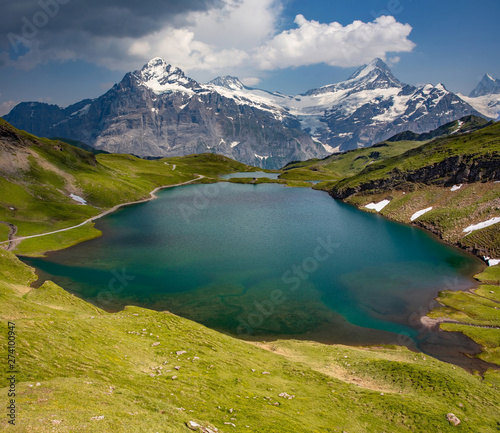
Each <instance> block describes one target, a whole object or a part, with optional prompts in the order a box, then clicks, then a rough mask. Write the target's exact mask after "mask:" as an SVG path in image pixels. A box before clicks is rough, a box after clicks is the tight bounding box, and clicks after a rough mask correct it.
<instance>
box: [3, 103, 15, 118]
mask: <svg viewBox="0 0 500 433" xmlns="http://www.w3.org/2000/svg"><path fill="white" fill-rule="evenodd" d="M17 104H18V102H16V101H5V102H0V116H4V115H6V114H8V113H9V112H10V110H12V109H13V108H14V107H15V106H16V105H17Z"/></svg>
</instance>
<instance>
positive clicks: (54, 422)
mask: <svg viewBox="0 0 500 433" xmlns="http://www.w3.org/2000/svg"><path fill="white" fill-rule="evenodd" d="M61 423H62V421H61V420H60V419H53V420H52V424H53V425H59V424H61Z"/></svg>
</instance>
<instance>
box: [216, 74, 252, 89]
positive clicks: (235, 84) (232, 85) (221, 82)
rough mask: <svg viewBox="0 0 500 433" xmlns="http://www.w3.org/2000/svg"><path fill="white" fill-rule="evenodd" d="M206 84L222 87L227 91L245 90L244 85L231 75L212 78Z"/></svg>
mask: <svg viewBox="0 0 500 433" xmlns="http://www.w3.org/2000/svg"><path fill="white" fill-rule="evenodd" d="M208 84H212V85H213V86H219V87H224V88H226V89H229V90H243V89H244V88H245V85H244V84H243V83H242V82H241V81H240V80H239V78H238V77H233V76H231V75H224V76H222V77H217V78H214V79H213V80H212V81H210V82H209V83H208Z"/></svg>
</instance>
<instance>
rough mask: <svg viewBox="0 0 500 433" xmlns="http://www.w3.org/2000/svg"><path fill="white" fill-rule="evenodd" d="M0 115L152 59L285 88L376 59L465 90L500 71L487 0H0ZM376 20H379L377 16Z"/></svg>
mask: <svg viewBox="0 0 500 433" xmlns="http://www.w3.org/2000/svg"><path fill="white" fill-rule="evenodd" d="M0 6H1V8H2V17H0V29H1V33H0V83H2V84H1V86H0V114H5V113H6V112H8V110H9V109H10V108H11V107H12V106H13V105H14V104H16V103H18V102H21V101H31V100H38V101H45V102H50V103H55V104H58V105H61V106H66V105H69V104H71V103H74V102H77V101H79V100H81V99H84V98H87V97H90V98H92V97H97V96H99V95H101V94H103V93H104V92H105V91H106V90H108V89H109V88H110V87H111V86H112V85H113V83H115V82H118V81H120V80H121V78H122V77H123V75H124V74H125V73H126V72H127V71H131V70H135V69H138V68H140V67H141V66H142V65H143V64H144V63H146V61H147V60H149V59H150V58H152V57H156V56H160V57H163V58H164V59H165V60H167V61H168V62H170V63H172V64H175V65H176V66H179V67H181V68H182V69H183V70H184V71H185V72H186V74H187V75H188V76H190V77H192V78H194V79H197V80H199V81H201V82H205V81H208V80H210V79H212V78H214V77H216V76H217V75H225V74H228V75H237V76H239V77H240V78H241V79H242V80H243V81H244V82H245V83H246V84H248V85H252V86H255V87H261V88H264V89H267V90H278V91H281V92H283V93H288V94H297V93H301V92H305V91H307V90H309V89H311V88H314V87H318V86H321V85H325V84H329V83H332V82H338V81H341V80H343V79H345V78H347V76H348V75H349V74H350V73H351V72H352V71H353V70H354V69H356V67H358V66H360V65H361V64H364V63H367V62H368V61H369V60H370V59H371V58H373V57H382V58H383V59H385V60H386V61H387V62H388V64H389V65H390V66H391V68H392V70H393V72H394V74H395V75H396V77H398V78H399V79H400V80H401V81H403V82H406V83H409V84H413V85H418V84H423V83H428V82H429V83H433V84H437V83H439V82H442V83H444V84H445V85H446V87H447V88H448V89H449V90H452V91H454V92H462V93H465V94H468V93H469V92H470V91H471V90H472V89H473V88H474V87H475V86H476V85H477V83H478V82H479V80H480V79H481V77H482V76H483V75H484V74H485V73H489V74H491V75H492V76H494V77H495V78H500V56H499V55H498V43H499V40H500V38H499V36H500V26H498V18H499V17H500V1H498V0H477V1H464V0H454V1H453V0H439V1H436V0H434V1H430V0H357V1H355V2H353V1H351V2H348V1H337V0H329V1H320V0H148V1H146V0H121V1H119V0H100V1H98V0H86V1H85V2H84V1H83V0H25V1H23V2H22V3H21V4H20V3H18V2H12V1H11V0H0ZM381 16H384V17H385V18H381Z"/></svg>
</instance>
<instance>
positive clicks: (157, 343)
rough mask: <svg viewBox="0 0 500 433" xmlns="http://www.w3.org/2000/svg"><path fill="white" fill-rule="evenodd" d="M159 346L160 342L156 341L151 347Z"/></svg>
mask: <svg viewBox="0 0 500 433" xmlns="http://www.w3.org/2000/svg"><path fill="white" fill-rule="evenodd" d="M159 345H160V342H159V341H157V342H156V343H153V344H152V345H151V346H152V347H154V346H159Z"/></svg>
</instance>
